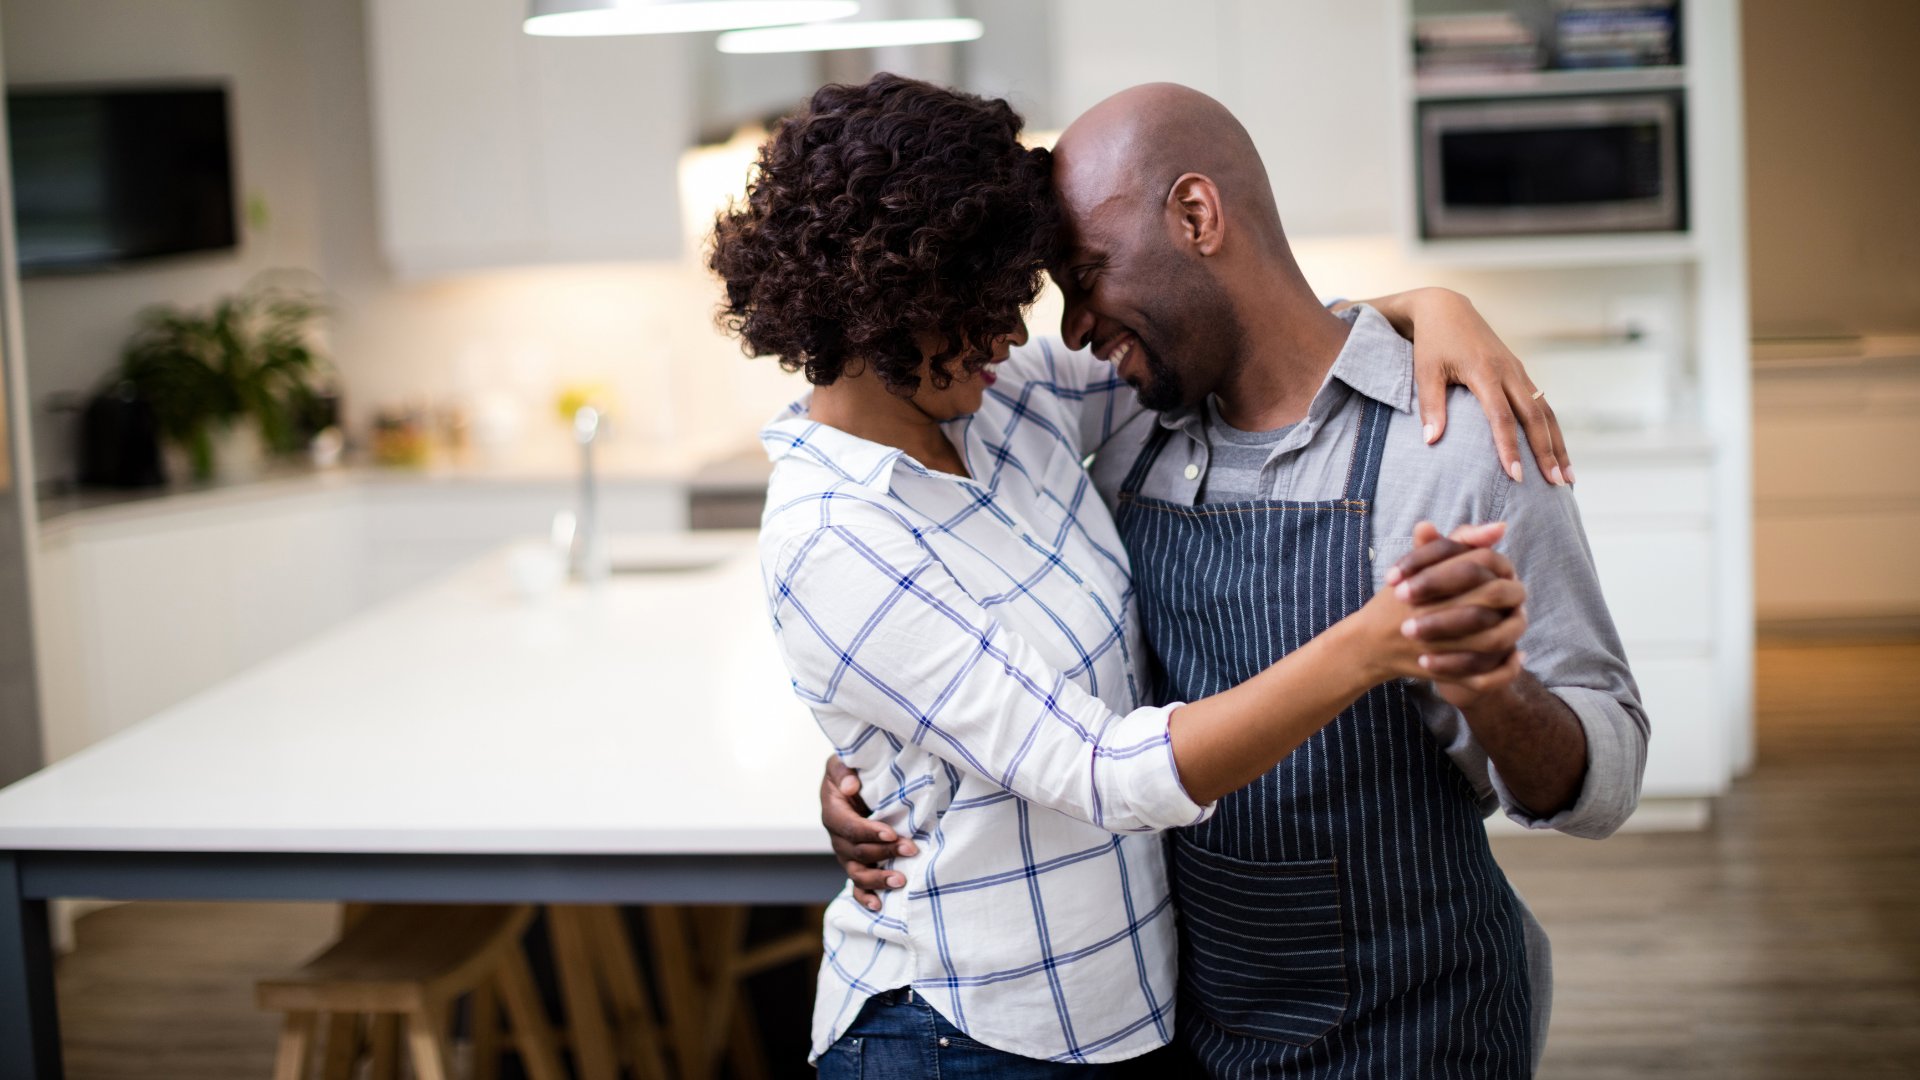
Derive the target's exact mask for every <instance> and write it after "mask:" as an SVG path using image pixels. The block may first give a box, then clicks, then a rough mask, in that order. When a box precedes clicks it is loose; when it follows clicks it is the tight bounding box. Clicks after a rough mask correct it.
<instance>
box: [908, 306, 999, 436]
mask: <svg viewBox="0 0 1920 1080" xmlns="http://www.w3.org/2000/svg"><path fill="white" fill-rule="evenodd" d="M1026 343H1027V324H1026V323H1024V322H1022V323H1021V324H1020V329H1018V330H1016V331H1014V332H1013V333H1011V334H1003V335H1001V336H1000V337H997V338H995V339H994V340H993V359H992V360H990V361H989V362H988V364H987V366H986V367H983V368H981V369H980V370H978V371H972V372H969V371H967V370H965V368H963V367H962V366H961V365H960V362H959V361H958V360H950V361H948V362H947V370H949V371H956V372H957V374H955V375H954V377H953V381H952V382H950V383H948V384H947V385H946V386H945V387H944V388H940V387H935V386H934V385H933V380H932V379H929V378H928V377H927V375H926V369H925V368H922V369H921V372H920V389H918V390H916V391H914V394H913V403H914V404H915V405H916V406H918V407H919V409H920V411H921V412H923V413H925V414H927V415H928V416H931V417H933V418H934V419H935V420H952V419H955V418H956V417H961V416H969V415H971V414H973V413H977V412H979V411H980V403H981V401H982V400H984V399H985V398H986V396H987V387H989V386H992V385H993V382H994V374H993V365H995V364H999V363H1003V362H1004V361H1005V360H1006V359H1007V356H1008V355H1009V354H1010V353H1012V351H1013V347H1014V346H1016V345H1025V344H1026ZM943 347H944V343H935V344H931V345H929V344H928V343H925V342H923V343H922V346H921V348H922V351H923V352H924V353H925V354H926V355H928V356H933V355H935V354H937V353H938V352H939V351H940V349H941V348H943Z"/></svg>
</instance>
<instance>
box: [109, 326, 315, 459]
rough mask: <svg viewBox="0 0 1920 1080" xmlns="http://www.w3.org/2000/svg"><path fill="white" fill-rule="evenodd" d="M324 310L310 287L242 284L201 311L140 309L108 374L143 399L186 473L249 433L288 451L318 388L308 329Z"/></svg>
mask: <svg viewBox="0 0 1920 1080" xmlns="http://www.w3.org/2000/svg"><path fill="white" fill-rule="evenodd" d="M324 310H325V309H324V307H323V306H322V305H321V304H320V303H319V302H318V301H317V300H316V299H315V298H313V297H312V296H310V295H307V294H305V293H301V292H295V291H288V290H282V289H274V288H249V289H247V290H245V291H243V292H241V293H239V294H236V295H234V296H229V297H226V298H224V299H221V300H219V301H218V302H216V303H215V304H214V305H213V306H212V307H211V308H209V309H206V310H188V309H182V308H177V307H172V306H164V305H163V306H159V307H153V308H149V309H147V310H146V311H144V312H142V313H141V314H140V321H139V328H138V329H137V330H136V331H135V333H134V335H133V337H132V338H131V339H130V340H129V341H128V342H127V345H126V348H125V350H124V351H123V352H122V354H121V360H120V373H119V376H118V377H119V378H120V379H124V380H126V381H128V382H131V383H132V384H133V386H134V388H135V392H136V393H137V394H138V395H139V396H140V397H141V398H142V399H144V400H145V401H146V402H147V403H148V404H150V405H151V406H152V407H153V411H154V414H155V417H156V418H157V419H158V421H159V424H160V430H161V431H162V432H163V433H164V434H165V435H166V437H167V438H168V439H170V440H172V441H173V442H174V443H176V444H177V445H179V446H180V448H181V449H182V450H184V451H185V453H186V456H187V459H188V462H189V463H190V467H191V469H192V471H193V475H194V477H195V478H196V479H199V480H206V479H209V478H210V477H212V476H213V475H214V473H215V465H216V457H217V456H218V455H216V447H217V446H223V445H225V446H229V447H231V446H232V445H233V443H234V440H235V438H236V437H238V438H240V439H245V438H247V437H249V436H250V435H251V434H252V432H253V431H257V432H258V436H259V445H261V446H262V447H264V449H265V450H266V451H267V452H269V453H274V454H287V453H293V452H296V451H298V450H300V449H301V444H302V442H303V441H304V439H305V438H306V436H307V435H308V434H309V433H308V432H307V431H306V430H305V427H306V425H305V423H304V422H303V421H304V418H305V417H307V416H310V415H312V414H313V412H314V406H315V402H316V401H317V399H318V398H319V396H320V390H319V388H318V386H317V385H316V383H317V380H318V377H319V375H320V374H321V371H322V368H323V366H324V364H325V360H324V358H323V357H322V356H321V355H320V354H319V352H318V351H317V350H316V349H315V348H314V346H313V344H312V328H313V324H314V322H315V321H316V320H317V319H318V318H319V317H320V315H321V314H322V313H323V312H324ZM249 421H251V423H252V430H251V431H250V430H249V427H248V422H249Z"/></svg>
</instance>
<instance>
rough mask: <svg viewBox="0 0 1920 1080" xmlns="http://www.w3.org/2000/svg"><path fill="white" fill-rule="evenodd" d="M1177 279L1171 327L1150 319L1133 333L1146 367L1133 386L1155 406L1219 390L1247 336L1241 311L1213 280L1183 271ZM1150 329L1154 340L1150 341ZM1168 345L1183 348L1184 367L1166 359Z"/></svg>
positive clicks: (1161, 408) (1174, 405)
mask: <svg viewBox="0 0 1920 1080" xmlns="http://www.w3.org/2000/svg"><path fill="white" fill-rule="evenodd" d="M1176 280H1177V282H1178V283H1177V284H1176V285H1175V286H1174V287H1173V289H1171V290H1170V291H1171V292H1173V293H1174V294H1175V296H1176V297H1177V299H1176V300H1175V301H1174V308H1173V310H1175V311H1177V312H1179V319H1178V321H1177V322H1176V323H1175V324H1174V325H1172V326H1171V327H1168V328H1167V329H1169V330H1170V331H1171V332H1170V333H1165V334H1163V333H1161V332H1160V330H1161V327H1157V326H1152V325H1151V324H1149V326H1148V327H1145V328H1143V329H1142V330H1140V331H1136V332H1135V334H1134V337H1135V338H1136V339H1137V340H1138V341H1139V345H1137V346H1136V348H1138V349H1139V350H1140V352H1141V353H1142V357H1141V359H1142V363H1143V364H1144V366H1145V367H1146V374H1145V375H1143V376H1142V377H1141V379H1140V385H1139V386H1137V387H1135V388H1134V390H1135V392H1136V393H1137V394H1138V395H1139V397H1140V404H1142V405H1145V406H1146V407H1147V408H1149V409H1152V410H1154V411H1156V412H1167V411H1168V410H1171V409H1178V408H1180V407H1182V406H1185V405H1197V404H1199V403H1200V401H1201V399H1203V398H1205V397H1206V396H1207V395H1208V394H1211V393H1214V392H1215V391H1216V390H1217V389H1218V388H1219V385H1218V384H1219V383H1220V381H1221V379H1222V378H1223V377H1224V375H1225V373H1226V372H1228V371H1229V370H1231V369H1232V368H1233V365H1234V363H1235V358H1236V357H1237V356H1239V355H1240V347H1241V343H1242V339H1243V337H1244V335H1243V334H1242V332H1241V329H1240V317H1239V314H1238V313H1237V312H1235V311H1234V310H1233V305H1232V304H1230V303H1228V302H1227V301H1226V299H1225V297H1224V296H1222V295H1221V294H1220V293H1219V292H1218V291H1217V290H1216V289H1215V288H1214V287H1213V285H1212V283H1211V282H1208V281H1204V280H1195V278H1194V277H1192V276H1190V275H1184V274H1183V275H1180V276H1179V277H1178V278H1177V279H1176ZM1143 321H1144V320H1143ZM1147 335H1151V336H1152V337H1153V338H1154V340H1153V341H1148V340H1147ZM1176 343H1177V344H1176ZM1168 345H1171V346H1172V347H1173V348H1175V349H1178V350H1179V351H1178V355H1179V356H1180V357H1181V359H1182V360H1183V361H1184V363H1182V364H1181V365H1180V366H1179V367H1175V366H1174V365H1173V364H1172V363H1170V362H1168V360H1167V359H1166V356H1167V350H1164V349H1163V348H1162V346H1168Z"/></svg>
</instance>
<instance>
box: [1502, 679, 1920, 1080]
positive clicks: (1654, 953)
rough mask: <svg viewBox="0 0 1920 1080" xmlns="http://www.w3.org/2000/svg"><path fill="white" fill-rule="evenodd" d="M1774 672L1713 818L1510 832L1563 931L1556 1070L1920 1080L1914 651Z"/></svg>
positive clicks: (1548, 1069) (1580, 1077)
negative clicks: (1680, 825)
mask: <svg viewBox="0 0 1920 1080" xmlns="http://www.w3.org/2000/svg"><path fill="white" fill-rule="evenodd" d="M1759 671H1760V675H1759V703H1758V705H1759V718H1758V720H1759V723H1758V728H1759V762H1758V765H1757V767H1756V769H1755V770H1754V773H1753V775H1752V776H1751V777H1749V778H1747V779H1746V780H1743V781H1741V782H1740V783H1738V784H1736V785H1735V787H1734V789H1733V791H1732V792H1731V793H1730V794H1729V795H1727V796H1726V797H1725V798H1723V799H1720V800H1718V802H1717V803H1716V806H1715V819H1714V822H1713V824H1712V826H1711V827H1710V828H1708V829H1707V830H1705V831H1702V832H1697V833H1642V834H1632V835H1621V836H1616V837H1614V838H1612V839H1610V840H1607V841H1605V842H1603V843H1593V842H1589V841H1580V840H1575V839H1572V838H1569V837H1563V836H1558V835H1546V836H1539V837H1533V836H1526V837H1517V838H1512V839H1502V840H1500V841H1498V842H1496V844H1495V849H1496V853H1497V854H1498V855H1499V857H1500V862H1501V864H1502V865H1503V866H1505V867H1506V868H1507V872H1508V876H1509V877H1510V878H1511V879H1512V880H1513V883H1514V885H1515V887H1516V888H1518V889H1519V890H1520V892H1521V894H1522V895H1523V896H1525V897H1526V898H1527V900H1528V902H1529V903H1530V904H1531V905H1532V906H1533V908H1534V910H1535V911H1536V912H1537V913H1538V914H1539V916H1540V918H1541V921H1542V922H1544V923H1545V924H1546V927H1547V931H1548V933H1549V935H1550V936H1551V937H1552V939H1553V943H1554V956H1555V975H1556V978H1555V984H1556V987H1557V993H1556V998H1557V1000H1556V1001H1555V1005H1554V1013H1553V1032H1552V1036H1551V1038H1550V1039H1549V1040H1548V1044H1547V1058H1546V1064H1545V1066H1544V1068H1543V1070H1542V1075H1543V1076H1547V1077H1557V1078H1567V1080H1614V1078H1619V1080H1626V1078H1635V1080H1644V1078H1651V1077H1729V1078H1735V1077H1737V1078H1743V1080H1744V1078H1753V1080H1760V1078H1773V1077H1778V1078H1781V1080H1787V1078H1793V1080H1801V1078H1826V1077H1836V1078H1838V1077H1846V1078H1857V1077H1888V1076H1899V1077H1920V644H1888V645H1879V646H1848V647H1834V646H1825V647H1820V646H1802V647H1767V648H1763V649H1762V650H1761V652H1760V656H1759ZM1658 722H1659V719H1658V717H1655V724H1656V725H1657V724H1658ZM1658 737H1659V734H1658V729H1657V727H1656V730H1655V738H1658Z"/></svg>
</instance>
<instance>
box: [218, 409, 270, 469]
mask: <svg viewBox="0 0 1920 1080" xmlns="http://www.w3.org/2000/svg"><path fill="white" fill-rule="evenodd" d="M266 468H267V444H266V440H264V439H262V438H261V437H260V425H259V424H256V423H254V422H253V421H252V419H251V418H242V419H239V420H235V421H233V422H231V423H228V424H223V425H221V426H219V427H218V428H216V429H215V430H214V432H213V475H214V478H215V479H217V480H220V481H222V482H224V483H229V484H232V483H244V482H246V481H248V480H258V479H259V478H260V476H261V474H262V473H264V472H266Z"/></svg>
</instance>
